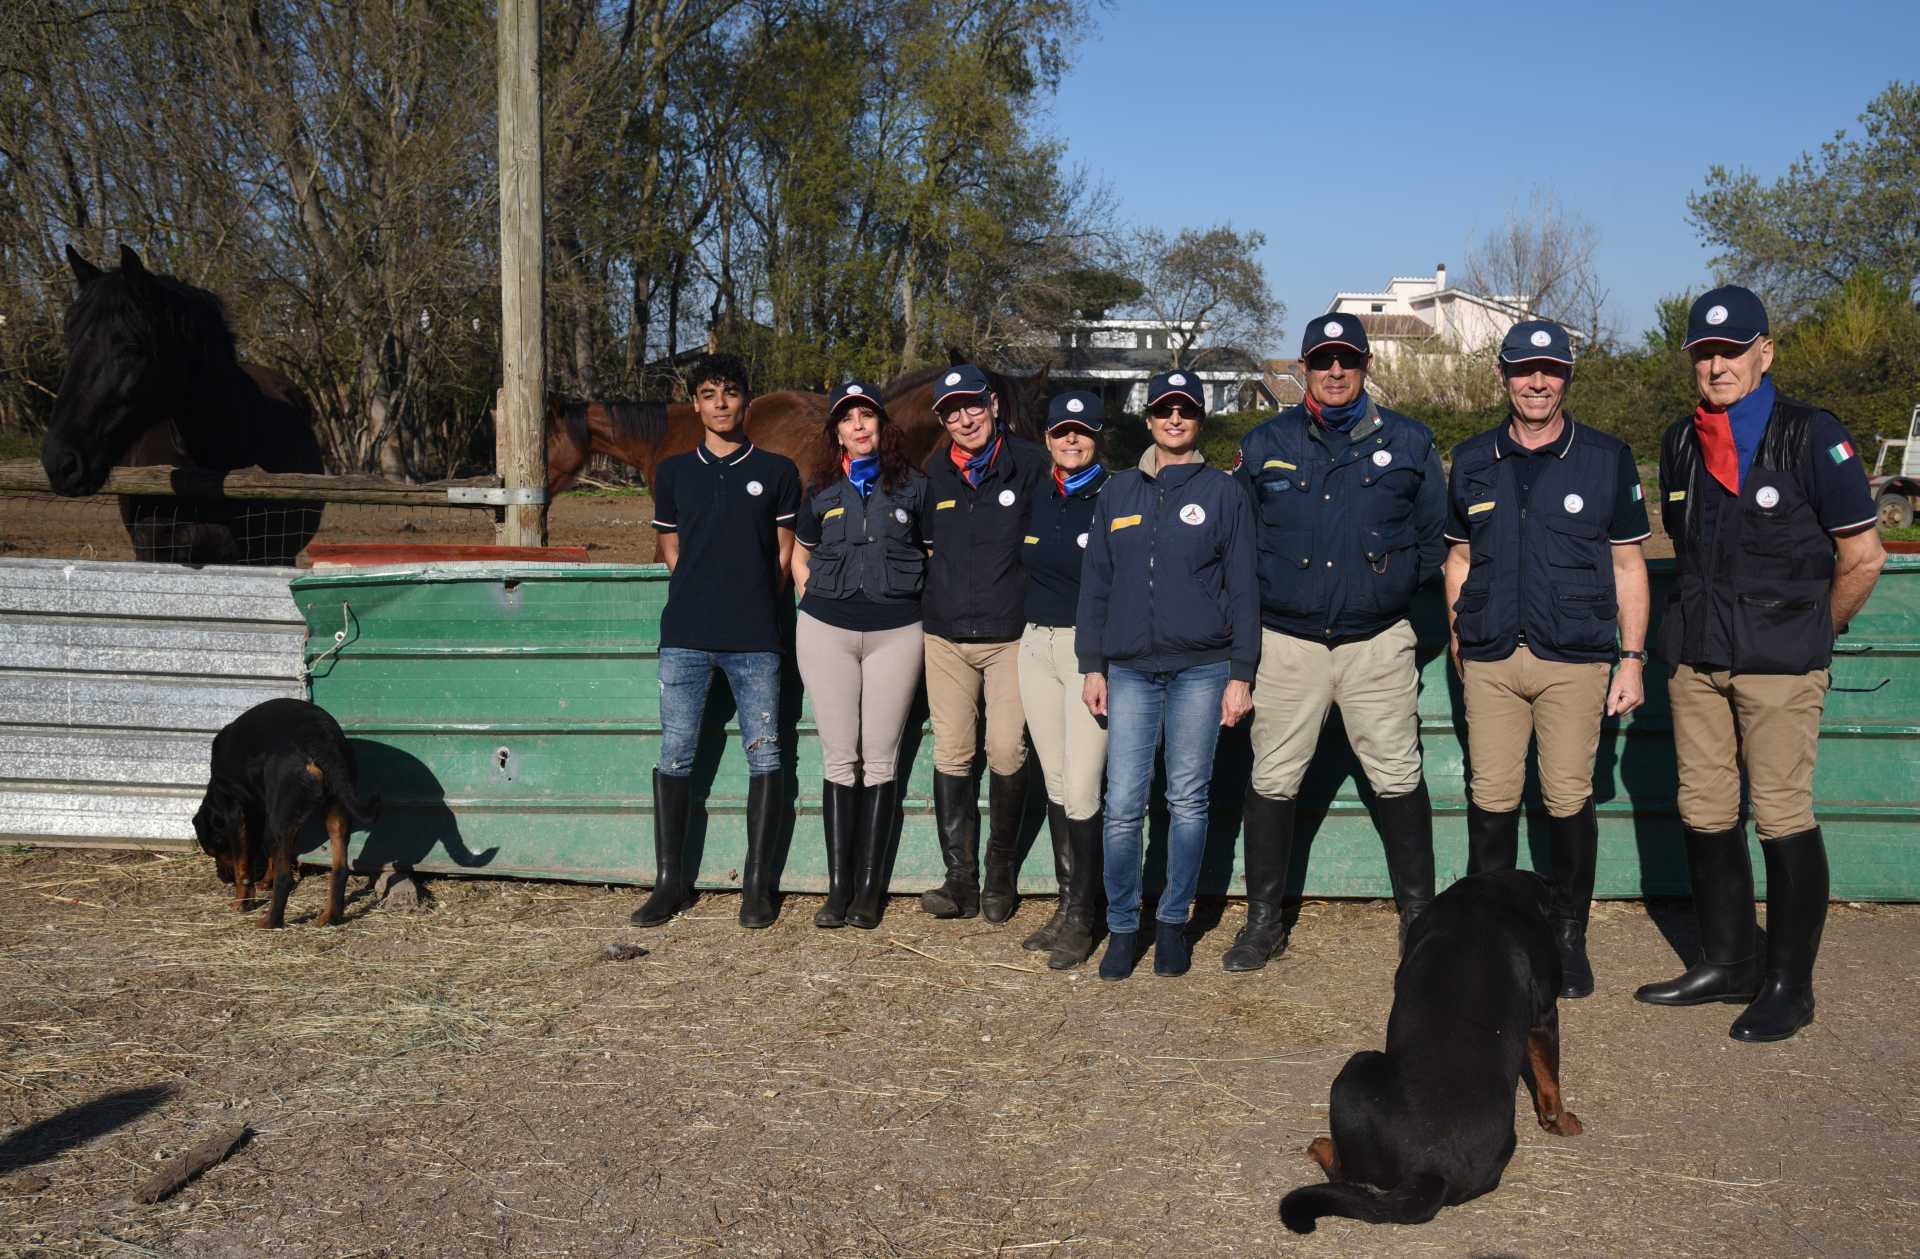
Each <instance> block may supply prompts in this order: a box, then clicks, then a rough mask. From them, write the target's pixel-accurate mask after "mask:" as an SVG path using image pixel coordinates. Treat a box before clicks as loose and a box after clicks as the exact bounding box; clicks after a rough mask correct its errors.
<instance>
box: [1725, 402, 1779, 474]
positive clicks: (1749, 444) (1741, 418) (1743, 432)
mask: <svg viewBox="0 0 1920 1259" xmlns="http://www.w3.org/2000/svg"><path fill="white" fill-rule="evenodd" d="M1775 392H1776V391H1775V389H1774V387H1773V377H1772V376H1770V375H1769V376H1762V377H1761V378H1760V387H1759V388H1758V389H1755V390H1754V391H1753V392H1752V393H1750V394H1748V395H1747V396H1746V397H1744V398H1742V399H1740V401H1738V402H1736V403H1734V404H1733V405H1732V406H1730V407H1728V408H1727V425H1728V427H1730V428H1732V429H1733V449H1734V451H1735V453H1737V454H1738V455H1739V456H1740V484H1742V485H1745V484H1746V483H1747V469H1748V468H1751V467H1752V466H1753V456H1754V454H1755V452H1757V451H1758V450H1759V449H1760V439H1761V438H1762V437H1763V436H1765V435H1766V431H1767V420H1768V418H1769V417H1771V416H1772V415H1773V400H1774V394H1775Z"/></svg>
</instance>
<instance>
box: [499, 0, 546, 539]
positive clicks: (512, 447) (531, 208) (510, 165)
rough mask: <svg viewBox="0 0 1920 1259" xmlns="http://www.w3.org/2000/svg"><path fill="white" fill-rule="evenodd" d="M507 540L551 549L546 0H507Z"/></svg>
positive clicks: (503, 143)
mask: <svg viewBox="0 0 1920 1259" xmlns="http://www.w3.org/2000/svg"><path fill="white" fill-rule="evenodd" d="M499 41H500V369H501V370H500V405H499V406H498V408H497V409H496V412H495V417H494V442H495V445H494V468H495V470H496V471H497V472H499V474H500V478H501V481H502V482H503V484H504V487H505V488H504V492H503V497H504V508H503V511H502V514H501V524H500V530H499V534H500V541H501V543H502V544H504V545H506V546H545V545H546V542H547V324H546V293H547V252H546V247H545V244H546V187H545V178H544V172H543V170H542V166H541V152H540V128H541V101H540V0H500V33H499Z"/></svg>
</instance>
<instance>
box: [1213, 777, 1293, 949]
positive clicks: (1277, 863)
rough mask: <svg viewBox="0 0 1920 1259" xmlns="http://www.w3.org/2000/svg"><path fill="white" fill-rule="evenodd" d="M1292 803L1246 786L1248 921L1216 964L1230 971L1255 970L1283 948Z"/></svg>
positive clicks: (1243, 820)
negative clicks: (1282, 910) (1282, 909)
mask: <svg viewBox="0 0 1920 1259" xmlns="http://www.w3.org/2000/svg"><path fill="white" fill-rule="evenodd" d="M1295 807H1296V806H1295V805H1294V802H1293V801H1291V800H1275V799H1273V798H1271V797H1269V796H1263V795H1261V794H1260V793H1259V792H1257V791H1253V790H1251V789H1249V790H1248V792H1247V802H1246V806H1245V810H1244V812H1243V814H1242V823H1241V826H1242V829H1243V831H1244V834H1245V840H1244V846H1245V848H1246V857H1247V870H1246V874H1247V925H1246V926H1244V927H1242V928H1240V933H1239V934H1238V935H1236V936H1234V938H1233V947H1232V948H1230V949H1228V950H1227V955H1226V956H1225V957H1224V958H1222V959H1221V961H1220V964H1221V965H1222V966H1224V967H1225V968H1226V969H1227V970H1230V971H1236V972H1238V971H1250V970H1259V969H1260V968H1261V967H1263V966H1265V965H1266V964H1267V961H1268V959H1270V958H1274V957H1278V956H1279V955H1280V954H1282V953H1284V952H1286V951H1287V923H1286V919H1285V918H1284V917H1283V916H1282V914H1281V912H1280V906H1281V901H1282V900H1283V898H1284V897H1285V895H1286V890H1287V866H1288V863H1289V862H1290V861H1291V860H1292V857H1293V826H1294V813H1295Z"/></svg>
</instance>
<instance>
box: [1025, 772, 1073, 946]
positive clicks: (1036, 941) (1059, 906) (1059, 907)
mask: <svg viewBox="0 0 1920 1259" xmlns="http://www.w3.org/2000/svg"><path fill="white" fill-rule="evenodd" d="M1047 838H1048V839H1050V840H1052V841H1053V879H1054V883H1055V884H1056V885H1057V886H1058V887H1059V889H1060V899H1059V900H1057V901H1055V902H1054V906H1053V917H1051V918H1049V919H1047V921H1046V922H1045V923H1044V924H1043V925H1042V926H1041V927H1040V929H1039V930H1038V931H1035V932H1034V933H1033V934H1032V935H1030V936H1028V937H1027V938H1026V939H1024V940H1022V941H1020V947H1021V948H1023V949H1026V950H1028V951H1030V952H1036V953H1037V952H1039V951H1040V950H1041V949H1050V948H1052V947H1053V942H1054V941H1055V940H1056V939H1058V938H1059V936H1060V924H1061V923H1063V922H1065V921H1066V920H1067V903H1068V902H1069V901H1070V900H1071V899H1072V896H1073V839H1072V837H1071V836H1070V835H1069V834H1068V831H1067V806H1066V805H1064V804H1055V803H1054V802H1053V801H1051V800H1049V801H1047Z"/></svg>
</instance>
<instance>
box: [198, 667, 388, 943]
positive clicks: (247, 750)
mask: <svg viewBox="0 0 1920 1259" xmlns="http://www.w3.org/2000/svg"><path fill="white" fill-rule="evenodd" d="M322 805H325V806H326V820H327V846H328V848H329V849H330V850H331V852H330V855H331V858H332V863H333V868H332V872H331V877H330V879H329V881H328V885H327V908H326V911H325V912H324V913H322V914H321V915H320V919H319V922H318V924H317V925H319V926H323V927H324V926H326V925H327V924H328V923H331V922H337V921H339V919H340V917H341V916H342V914H343V913H344V912H345V907H346V891H347V830H348V823H352V825H353V826H354V827H356V828H362V829H364V828H365V827H368V826H371V825H373V822H374V819H375V818H376V817H377V816H378V815H379V811H380V801H379V799H378V798H377V797H376V798H375V799H373V800H369V801H367V802H365V803H364V804H363V803H362V802H361V801H360V800H359V798H358V793H357V792H356V790H355V788H354V767H353V750H352V749H351V748H349V747H348V746H347V738H346V736H345V735H344V734H342V733H341V732H340V723H339V722H337V721H335V720H334V719H333V718H332V717H331V716H329V715H328V714H327V713H326V712H325V711H323V710H322V709H320V708H317V707H315V706H314V705H312V704H309V703H306V702H305V701H304V700H297V699H270V700H268V701H267V702H266V703H264V704H256V705H255V706H254V707H252V708H249V709H248V710H247V711H246V712H244V713H241V714H240V715H239V716H238V717H236V718H234V719H233V721H232V722H231V723H230V724H229V725H228V726H227V727H226V729H224V730H222V731H221V732H220V733H219V734H217V735H215V736H214V737H213V776H212V779H211V781H209V782H208V783H207V794H206V798H205V799H203V800H202V801H201V802H200V811H199V812H198V813H195V814H194V815H193V830H194V833H195V834H196V835H197V836H199V838H200V847H201V848H203V849H205V850H206V852H207V854H208V855H209V856H211V857H212V858H213V859H214V861H215V862H217V863H218V864H219V867H220V880H221V882H223V883H231V884H233V908H234V910H235V911H236V912H238V911H241V910H244V909H246V908H247V907H248V904H249V902H250V901H251V900H252V899H253V891H254V887H255V885H256V884H257V885H259V886H261V887H262V888H265V887H266V885H268V884H271V885H272V887H273V893H272V895H273V900H272V902H271V904H270V905H269V906H268V908H267V912H266V915H265V916H264V917H262V918H261V919H260V925H261V926H263V927H279V926H284V925H285V924H286V913H287V896H288V894H289V893H290V892H292V891H293V876H294V872H295V868H296V866H297V865H298V854H299V843H300V831H301V828H302V827H304V826H305V825H306V822H307V819H308V818H309V817H311V816H313V812H314V810H315V809H318V808H320V807H321V806H322Z"/></svg>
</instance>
